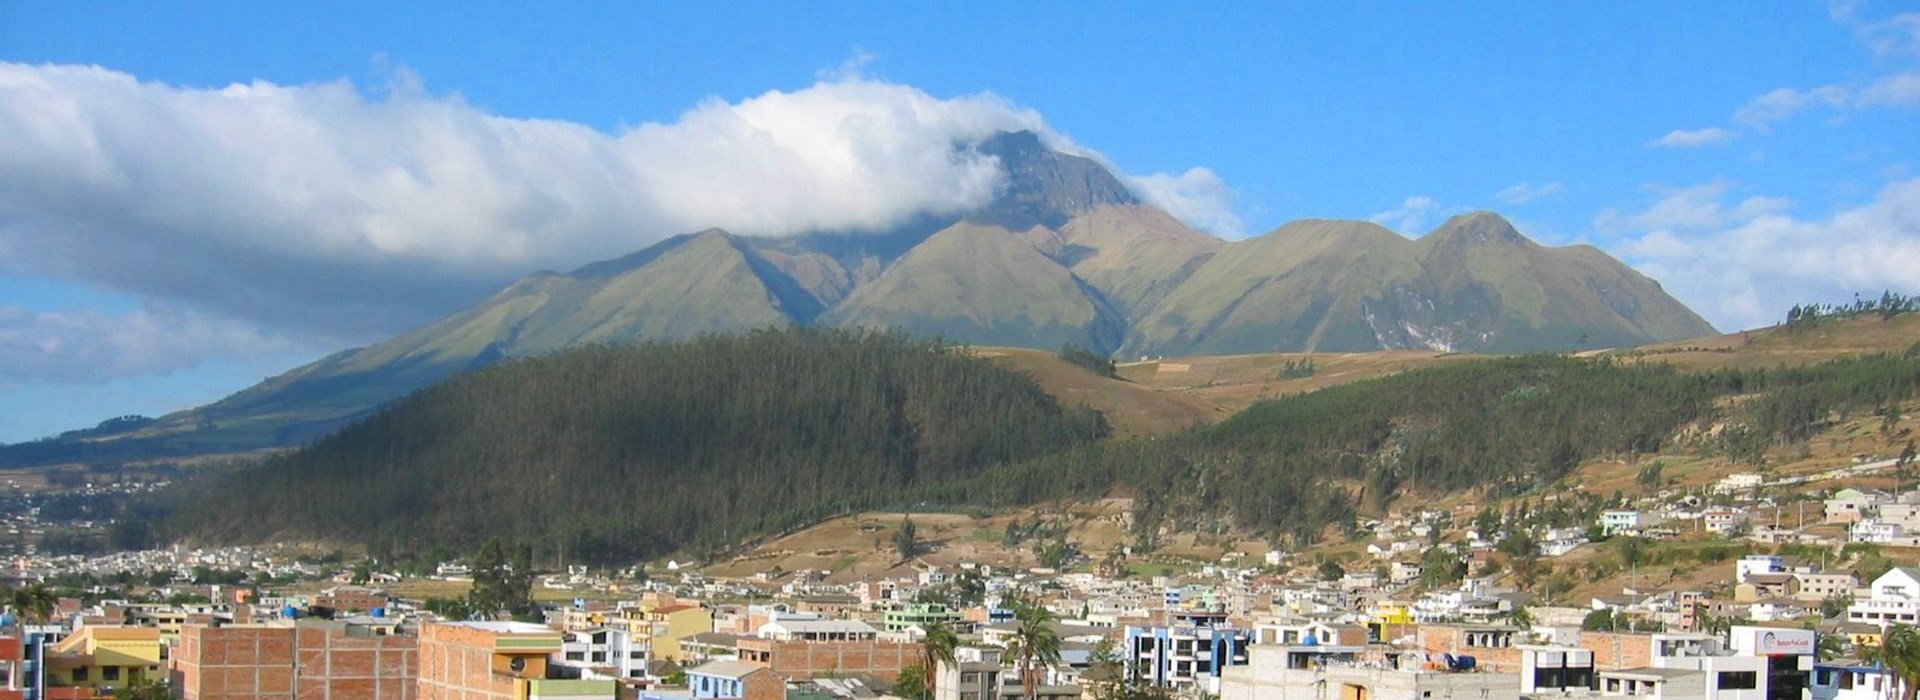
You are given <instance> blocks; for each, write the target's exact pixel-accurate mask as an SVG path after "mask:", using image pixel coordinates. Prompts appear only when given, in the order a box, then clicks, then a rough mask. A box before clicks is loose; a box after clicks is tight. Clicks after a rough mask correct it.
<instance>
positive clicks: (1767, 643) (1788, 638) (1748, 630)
mask: <svg viewBox="0 0 1920 700" xmlns="http://www.w3.org/2000/svg"><path fill="white" fill-rule="evenodd" d="M1733 637H1734V639H1733V647H1734V648H1735V649H1738V650H1740V651H1744V652H1746V653H1749V654H1753V655H1756V656H1773V655H1775V654H1812V653H1814V648H1815V646H1814V641H1815V635H1814V632H1813V630H1804V629H1789V628H1782V627H1735V628H1734V629H1733Z"/></svg>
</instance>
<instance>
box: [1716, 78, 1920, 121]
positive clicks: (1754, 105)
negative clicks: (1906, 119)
mask: <svg viewBox="0 0 1920 700" xmlns="http://www.w3.org/2000/svg"><path fill="white" fill-rule="evenodd" d="M1823 105H1824V106H1826V107H1828V108H1830V109H1834V110H1838V111H1841V112H1847V111H1851V110H1859V109H1871V108H1896V109H1905V108H1912V107H1916V106H1920V74H1915V73H1895V74H1893V75H1887V76H1882V77H1880V78H1877V79H1875V80H1873V81H1872V82H1869V83H1865V84H1851V85H1823V86H1821V87H1817V88H1813V89H1811V90H1795V89H1793V88H1779V89H1777V90H1773V91H1771V92H1768V93H1766V94H1764V95H1761V96H1759V97H1755V98H1753V99H1752V100H1751V101H1748V102H1747V104H1746V105H1744V106H1742V107H1741V108H1740V109H1738V110H1735V111H1734V113H1733V120H1734V121H1735V122H1738V123H1740V124H1741V125H1743V126H1746V127H1749V128H1753V129H1763V130H1764V129H1766V128H1767V127H1768V126H1769V125H1772V124H1774V123H1776V122H1780V121H1783V120H1785V119H1787V118H1788V117H1791V116H1793V115H1795V114H1799V113H1800V112H1802V111H1805V110H1807V109H1809V108H1812V107H1818V106H1823Z"/></svg>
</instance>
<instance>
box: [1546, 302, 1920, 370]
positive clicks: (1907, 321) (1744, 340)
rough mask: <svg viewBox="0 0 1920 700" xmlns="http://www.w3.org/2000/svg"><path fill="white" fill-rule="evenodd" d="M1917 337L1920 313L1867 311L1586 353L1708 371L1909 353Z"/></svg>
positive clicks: (1918, 338)
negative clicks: (1803, 325)
mask: <svg viewBox="0 0 1920 700" xmlns="http://www.w3.org/2000/svg"><path fill="white" fill-rule="evenodd" d="M1916 342H1920V314H1903V315H1900V316H1896V317H1894V318H1892V319H1887V320H1883V319H1881V318H1879V317H1877V316H1866V317H1861V318H1855V319H1848V320H1843V321H1835V322H1830V323H1824V324H1821V325H1819V326H1815V327H1814V328H1811V329H1806V330H1798V331H1789V330H1787V329H1786V328H1783V327H1781V326H1769V327H1767V328H1759V329H1755V330H1751V331H1740V332H1736V333H1728V334H1726V335H1720V336H1715V337H1711V338H1699V339H1695V340H1683V341H1680V342H1676V343H1661V344H1658V345H1647V346H1643V347H1638V348H1622V349H1618V350H1601V351H1596V352H1592V353H1582V354H1586V355H1610V356H1614V357H1619V358H1622V359H1627V360H1632V361H1638V362H1664V363H1668V364H1671V365H1673V366H1675V367H1678V368H1680V369H1684V370H1690V371H1706V370H1712V369H1721V368H1729V369H1761V368H1771V367H1778V366H1781V365H1788V366H1792V365H1808V364H1814V363H1818V362H1824V361H1826V360H1833V359H1839V358H1843V357H1853V356H1856V355H1865V354H1870V353H1876V352H1903V351H1905V350H1906V349H1907V348H1909V347H1912V346H1913V345H1914V343H1916Z"/></svg>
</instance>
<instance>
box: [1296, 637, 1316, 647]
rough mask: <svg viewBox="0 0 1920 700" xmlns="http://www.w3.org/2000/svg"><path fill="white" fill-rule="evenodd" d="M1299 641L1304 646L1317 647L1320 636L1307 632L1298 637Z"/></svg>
mask: <svg viewBox="0 0 1920 700" xmlns="http://www.w3.org/2000/svg"><path fill="white" fill-rule="evenodd" d="M1300 643H1301V644H1302V645H1305V646H1310V647H1317V646H1320V638H1319V637H1315V636H1313V635H1311V634H1309V635H1307V636H1305V637H1302V638H1301V639H1300Z"/></svg>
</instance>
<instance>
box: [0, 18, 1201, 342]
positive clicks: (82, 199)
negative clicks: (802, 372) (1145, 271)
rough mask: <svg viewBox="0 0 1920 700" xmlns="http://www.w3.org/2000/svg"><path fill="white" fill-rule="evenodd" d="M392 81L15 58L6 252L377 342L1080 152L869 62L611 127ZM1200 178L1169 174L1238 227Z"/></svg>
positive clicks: (2, 70) (3, 95)
mask: <svg viewBox="0 0 1920 700" xmlns="http://www.w3.org/2000/svg"><path fill="white" fill-rule="evenodd" d="M865 60H867V59H863V58H862V57H860V56H856V57H855V58H854V59H853V60H851V61H850V62H849V64H848V65H847V66H846V67H844V68H845V71H846V74H847V75H853V76H857V72H858V71H859V70H860V66H862V65H864V61H865ZM385 92H386V94H385V95H384V96H380V97H372V96H369V94H368V93H366V92H363V91H361V90H359V89H357V88H355V87H354V86H353V85H350V84H348V83H345V82H334V83H324V84H314V85H298V86H282V85H275V84H271V83H264V82H254V83H250V84H236V85H231V86H227V87H225V88H220V89H199V88H189V87H177V86H171V85H166V84H161V83H153V82H141V81H139V80H137V79H136V78H135V77H134V76H131V75H127V74H125V73H120V72H116V71H112V70H107V69H103V68H99V67H81V66H58V65H42V66H27V65H20V64H9V63H0V267H10V268H13V269H15V270H30V271H32V272H34V273H36V274H40V275H50V276H58V277H63V278H68V279H74V280H80V281H83V282H88V283H92V284H98V285H104V286H107V287H110V288H114V289H118V290H120V291H124V292H127V293H130V294H134V295H138V296H140V297H142V298H148V299H160V300H168V301H176V302H185V303H189V304H195V305H199V306H201V307H203V308H206V309H209V310H212V311H214V312H216V313H218V314H222V315H227V316H231V317H237V318H243V319H250V320H254V321H258V322H261V323H264V324H267V325H269V326H279V327H288V328H312V329H319V330H323V331H328V332H332V333H334V334H336V336H337V337H339V338H342V339H350V340H365V339H370V338H373V337H379V336H380V335H384V334H386V333H390V332H392V331H394V330H396V329H399V328H404V327H406V326H409V325H412V324H416V323H419V322H422V321H425V320H428V319H430V318H433V317H435V316H437V315H439V314H441V313H444V312H446V311H448V310H451V309H452V308H457V307H458V306H461V305H464V304H465V303H468V302H470V301H471V300H473V299H475V298H478V297H479V296H480V295H483V294H485V293H487V292H490V291H492V290H493V289H495V288H497V287H498V286H499V285H501V284H502V283H504V281H506V280H508V279H511V278H513V277H516V276H519V275H521V274H525V273H527V272H529V271H532V270H534V269H539V268H555V269H562V268H568V267H572V266H575V265H578V264H582V263H585V262H589V261H592V260H598V259H604V258H608V257H613V256H617V255H621V254H625V253H628V252H631V251H633V250H636V249H639V248H641V247H643V246H645V245H648V244H650V243H653V242H654V241H657V240H659V239H660V238H662V237H664V236H667V235H671V234H674V233H681V232H685V231H692V230H698V229H701V228H706V227H709V226H719V227H723V228H726V229H728V230H731V231H734V232H736V233H744V234H759V235H785V234H792V233H796V232H802V231H814V230H839V231H848V232H860V231H867V230H878V229H884V228H886V227H888V226H890V225H893V224H896V223H898V222H901V221H904V220H906V219H908V218H910V217H912V216H915V215H918V214H923V213H953V212H958V211H962V210H964V209H966V208H969V207H972V206H976V205H978V204H980V203H982V202H984V201H985V200H986V199H988V198H989V197H991V196H992V195H993V193H994V191H995V188H996V187H997V186H998V185H999V184H1000V182H1001V180H1002V176H1001V173H1000V171H999V169H998V165H997V163H996V162H995V161H994V160H993V159H992V158H990V157H984V156H980V155H977V154H972V153H970V152H966V151H956V150H955V149H954V148H953V146H954V144H955V143H961V142H966V141H969V140H975V139H979V138H982V137H985V136H988V135H990V134H992V133H993V132H995V131H999V130H1012V129H1033V130H1036V131H1039V132H1040V133H1042V134H1043V136H1044V137H1045V138H1046V139H1047V141H1048V142H1049V143H1050V144H1053V145H1056V146H1060V147H1063V148H1067V149H1074V150H1077V148H1076V147H1074V146H1073V145H1072V144H1071V142H1069V141H1067V140H1066V139H1065V138H1064V137H1061V136H1060V135H1058V134H1056V133H1053V132H1051V131H1049V130H1048V129H1047V128H1046V125H1045V123H1044V121H1043V120H1042V118H1041V117H1040V115H1039V114H1038V113H1035V112H1033V111H1031V110H1025V109H1021V108H1018V107H1016V106H1014V105H1012V104H1011V103H1009V102H1007V101H1006V100H1004V99H1001V98H999V97H997V96H994V95H991V94H979V95H968V96H962V97H956V98H949V99H941V98H936V97H933V96H931V95H928V94H927V93H925V92H922V91H920V90H918V89H915V88H912V87H908V86H903V85H895V84H888V83H883V82H876V81H871V80H865V79H861V78H858V77H848V78H847V79H844V80H835V81H828V82H821V83H817V84H815V85H813V86H811V87H808V88H805V89H802V90H797V91H792V92H781V91H773V92H768V93H765V94H763V95H760V96H757V97H754V98H751V99H747V100H743V101H741V102H738V103H727V102H723V101H719V100H712V101H708V102H705V103H702V104H700V105H698V106H696V107H694V108H693V109H691V110H688V111H687V112H686V113H685V114H683V115H681V116H680V117H679V118H678V119H677V120H676V121H674V122H672V123H668V124H644V125H641V126H638V127H635V128H631V129H627V130H624V131H621V132H619V133H615V134H608V133H603V132H600V131H596V130H594V129H591V128H588V127H585V126H582V125H579V124H573V123H569V122H564V121H554V120H538V119H514V118H508V117H502V116H498V115H493V114H489V113H487V112H485V111H483V110H481V109H478V108H476V107H473V106H471V105H468V104H467V103H465V102H464V101H463V100H461V99H460V98H459V97H457V96H435V95H431V94H428V93H427V92H426V91H425V90H423V89H421V88H419V87H418V84H417V80H412V79H410V78H409V76H408V75H407V74H406V73H405V72H402V73H401V74H400V80H399V82H398V83H397V84H396V85H395V86H393V87H392V89H390V90H387V91H385ZM1205 175H1206V173H1204V171H1203V172H1202V173H1200V174H1198V175H1196V174H1194V173H1191V172H1190V173H1188V174H1187V175H1184V176H1180V177H1178V178H1174V180H1173V181H1172V183H1173V184H1177V185H1182V187H1174V188H1172V189H1173V191H1174V192H1176V193H1180V194H1181V195H1182V196H1184V197H1186V201H1189V202H1192V206H1191V207H1190V208H1189V213H1190V214H1191V215H1196V216H1212V217H1214V218H1213V219H1212V221H1213V222H1215V223H1219V222H1223V221H1226V220H1225V219H1221V218H1219V215H1218V213H1208V209H1207V206H1205V205H1206V204H1207V202H1208V201H1209V200H1208V195H1207V194H1206V193H1205V191H1204V190H1205V188H1206V185H1207V182H1206V180H1207V178H1206V177H1205ZM1215 180H1216V181H1217V178H1216V179H1215ZM1151 182H1154V183H1160V182H1161V181H1159V180H1152V181H1151ZM1162 189H1166V188H1162ZM1164 194H1165V193H1164V192H1163V193H1161V195H1160V196H1164ZM1203 223H1205V222H1203Z"/></svg>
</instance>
